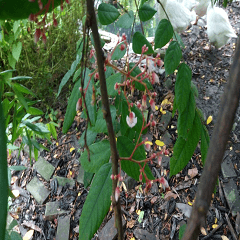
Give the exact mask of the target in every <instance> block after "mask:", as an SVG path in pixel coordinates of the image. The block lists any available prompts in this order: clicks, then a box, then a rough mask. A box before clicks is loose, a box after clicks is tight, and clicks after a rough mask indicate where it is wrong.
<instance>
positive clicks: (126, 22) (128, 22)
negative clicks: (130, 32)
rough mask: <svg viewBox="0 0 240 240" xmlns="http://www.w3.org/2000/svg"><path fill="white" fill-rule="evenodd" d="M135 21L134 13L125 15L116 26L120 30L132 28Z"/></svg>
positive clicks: (130, 12)
mask: <svg viewBox="0 0 240 240" xmlns="http://www.w3.org/2000/svg"><path fill="white" fill-rule="evenodd" d="M133 21H134V14H133V11H132V10H131V11H129V12H127V13H124V14H123V15H122V16H121V17H120V18H119V19H118V21H117V22H116V26H117V27H119V28H130V27H131V26H132V24H133Z"/></svg>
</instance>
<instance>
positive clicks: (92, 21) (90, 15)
mask: <svg viewBox="0 0 240 240" xmlns="http://www.w3.org/2000/svg"><path fill="white" fill-rule="evenodd" d="M86 21H88V24H89V27H90V28H91V29H92V34H93V39H94V44H95V50H96V55H97V64H98V72H99V79H100V90H101V95H102V111H103V116H104V118H105V120H106V124H107V128H108V136H109V139H110V147H111V157H112V174H113V175H118V158H119V157H118V152H117V146H116V139H115V133H114V130H113V124H112V118H111V112H110V107H109V102H108V93H107V86H106V78H105V73H104V60H105V59H104V55H103V51H102V48H101V43H100V37H99V33H98V27H97V21H96V16H95V12H94V1H93V0H88V1H87V19H86ZM117 181H118V180H117V179H114V180H113V183H112V204H113V207H114V214H115V226H116V228H117V229H118V240H122V239H123V228H122V214H121V205H120V198H119V199H118V201H117V202H116V200H115V189H116V187H117Z"/></svg>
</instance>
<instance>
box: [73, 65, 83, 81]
mask: <svg viewBox="0 0 240 240" xmlns="http://www.w3.org/2000/svg"><path fill="white" fill-rule="evenodd" d="M81 71H82V68H79V69H78V70H77V71H76V72H75V73H74V76H73V82H75V81H76V80H77V78H78V77H79V76H80V74H81Z"/></svg>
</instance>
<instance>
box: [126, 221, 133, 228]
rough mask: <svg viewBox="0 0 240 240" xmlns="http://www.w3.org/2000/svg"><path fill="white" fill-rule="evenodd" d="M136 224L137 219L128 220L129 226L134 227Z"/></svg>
mask: <svg viewBox="0 0 240 240" xmlns="http://www.w3.org/2000/svg"><path fill="white" fill-rule="evenodd" d="M134 226H135V220H130V221H129V222H127V228H133V227H134Z"/></svg>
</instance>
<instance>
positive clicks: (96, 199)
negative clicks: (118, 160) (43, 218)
mask: <svg viewBox="0 0 240 240" xmlns="http://www.w3.org/2000/svg"><path fill="white" fill-rule="evenodd" d="M111 174H112V168H111V163H106V164H104V165H103V166H102V167H101V168H100V169H99V171H98V172H97V174H96V175H95V177H94V179H93V183H92V186H91V188H90V191H89V193H88V196H87V199H86V201H85V203H84V205H83V209H82V213H81V217H80V219H79V236H81V239H84V240H91V239H92V237H93V235H94V234H95V233H96V231H97V230H98V228H99V227H100V225H101V223H102V221H103V219H104V218H105V216H106V214H107V212H108V210H109V207H110V205H111V193H112V180H111V178H110V177H111Z"/></svg>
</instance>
